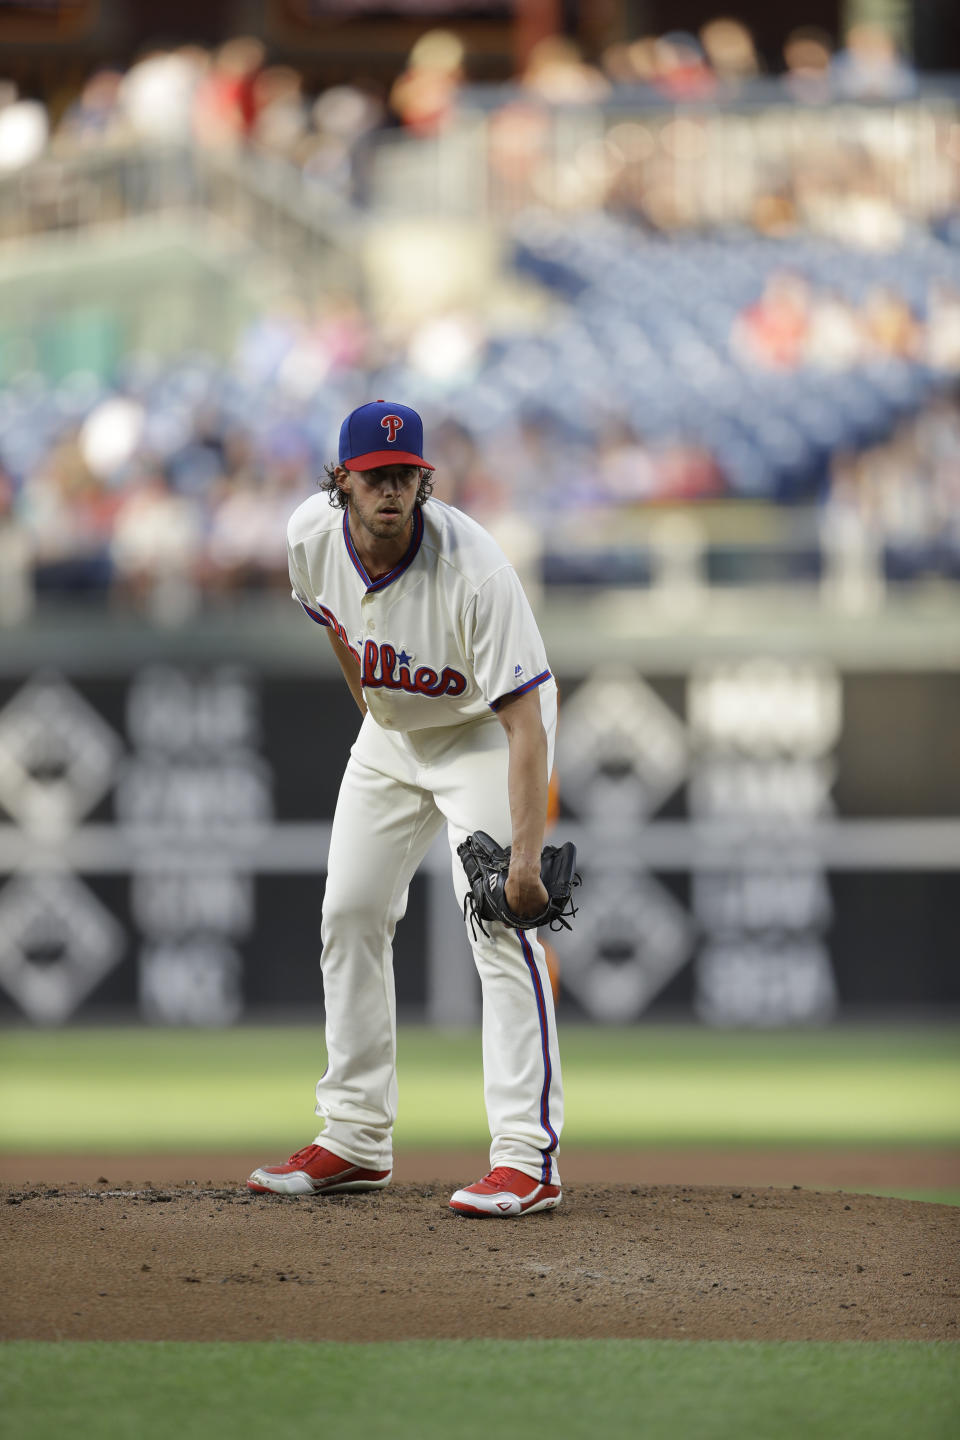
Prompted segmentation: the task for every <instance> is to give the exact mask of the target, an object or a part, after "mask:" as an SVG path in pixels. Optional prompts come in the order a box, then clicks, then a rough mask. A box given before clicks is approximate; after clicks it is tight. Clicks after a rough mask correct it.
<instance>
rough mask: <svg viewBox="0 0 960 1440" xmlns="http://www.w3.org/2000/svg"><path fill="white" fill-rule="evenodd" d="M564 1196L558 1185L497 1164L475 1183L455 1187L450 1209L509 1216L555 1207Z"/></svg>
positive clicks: (473, 1213) (507, 1218)
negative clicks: (542, 1182)
mask: <svg viewBox="0 0 960 1440" xmlns="http://www.w3.org/2000/svg"><path fill="white" fill-rule="evenodd" d="M562 1199H563V1192H562V1190H561V1189H560V1186H559V1185H541V1184H540V1181H539V1180H534V1179H532V1178H531V1177H530V1176H529V1175H524V1173H523V1171H522V1170H512V1169H510V1167H509V1166H507V1165H498V1166H497V1167H496V1169H495V1170H491V1171H490V1174H489V1175H485V1176H484V1177H483V1179H482V1180H478V1181H477V1183H476V1185H468V1186H467V1187H466V1189H465V1190H457V1191H455V1192H454V1194H453V1195H451V1196H450V1209H451V1210H456V1212H457V1214H458V1215H478V1216H486V1215H498V1216H500V1217H501V1219H504V1220H509V1219H511V1218H512V1217H513V1216H515V1215H530V1214H532V1213H533V1211H534V1210H556V1208H557V1206H558V1205H559V1204H560V1201H561V1200H562Z"/></svg>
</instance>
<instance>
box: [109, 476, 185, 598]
mask: <svg viewBox="0 0 960 1440" xmlns="http://www.w3.org/2000/svg"><path fill="white" fill-rule="evenodd" d="M202 540H203V535H202V528H201V517H200V513H199V511H198V509H197V507H196V506H195V505H194V504H193V503H192V502H191V501H190V500H188V499H186V498H185V497H183V496H180V495H176V494H174V492H173V491H172V490H171V488H170V485H169V483H168V481H167V478H166V476H165V475H164V474H163V472H162V470H160V469H159V468H158V467H145V468H144V470H143V473H142V474H141V476H140V477H139V479H138V480H137V481H136V483H135V484H134V485H133V486H132V488H131V489H130V490H129V491H128V493H127V494H126V496H125V498H124V500H123V502H122V503H121V505H120V508H119V510H118V512H117V517H116V525H115V527H114V531H113V538H112V542H111V546H110V553H111V558H112V560H113V564H114V567H115V570H116V574H117V578H118V581H119V582H120V585H121V588H122V589H124V590H125V591H126V592H127V594H128V595H129V596H130V597H131V598H132V599H133V600H134V601H135V602H137V603H139V604H140V605H142V606H144V607H145V608H146V609H149V610H150V611H151V612H152V613H153V614H154V615H155V616H156V617H157V618H158V619H180V618H183V615H184V612H187V613H188V612H189V610H190V609H192V608H193V606H194V605H195V584H194V582H195V578H196V574H197V569H198V565H199V562H200V557H201V547H202Z"/></svg>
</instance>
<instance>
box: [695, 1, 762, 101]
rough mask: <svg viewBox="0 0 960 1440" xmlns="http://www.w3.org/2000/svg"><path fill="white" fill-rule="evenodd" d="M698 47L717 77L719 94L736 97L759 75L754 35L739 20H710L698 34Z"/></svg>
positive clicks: (726, 18) (725, 18) (727, 18)
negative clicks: (701, 48) (700, 47)
mask: <svg viewBox="0 0 960 1440" xmlns="http://www.w3.org/2000/svg"><path fill="white" fill-rule="evenodd" d="M700 44H701V45H702V46H703V51H704V54H705V55H706V58H707V61H708V62H709V64H710V67H711V69H712V70H713V73H714V75H715V76H716V77H717V88H718V93H719V94H721V95H723V96H727V97H729V96H734V95H739V94H740V93H741V91H742V90H743V88H744V86H746V85H749V83H750V81H751V80H755V79H756V78H757V76H758V74H759V73H760V64H759V61H758V59H757V52H756V49H755V47H754V43H753V36H752V35H751V34H750V31H749V30H748V29H747V27H746V25H743V24H741V22H740V21H739V20H733V19H731V18H729V17H726V16H724V17H722V18H719V19H717V20H710V21H708V23H707V24H706V25H704V26H703V28H702V29H701V31H700Z"/></svg>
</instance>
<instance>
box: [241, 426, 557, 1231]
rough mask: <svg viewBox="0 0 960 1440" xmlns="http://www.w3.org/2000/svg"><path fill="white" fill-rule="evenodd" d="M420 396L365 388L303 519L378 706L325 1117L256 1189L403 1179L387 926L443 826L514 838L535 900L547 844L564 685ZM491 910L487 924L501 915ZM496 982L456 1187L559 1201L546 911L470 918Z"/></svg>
mask: <svg viewBox="0 0 960 1440" xmlns="http://www.w3.org/2000/svg"><path fill="white" fill-rule="evenodd" d="M433 468H434V467H433V466H432V465H430V464H429V463H428V461H426V460H425V459H424V458H423V425H422V422H421V419H420V416H419V415H418V414H417V412H416V411H415V410H411V409H410V408H409V407H408V406H406V405H399V404H395V403H393V402H386V401H383V400H376V401H372V402H371V403H370V404H367V405H361V406H360V407H359V409H357V410H354V411H353V412H352V413H351V414H350V415H348V416H347V418H346V420H345V421H344V422H343V425H342V427H341V430H340V447H339V463H338V464H337V465H335V466H334V465H328V466H327V467H326V471H327V481H326V483H325V484H323V485H322V491H321V493H320V494H317V495H314V496H311V498H310V499H308V500H306V501H305V502H304V503H303V504H302V505H301V506H300V507H299V509H298V510H297V511H296V512H295V514H294V515H293V517H292V519H291V521H290V525H289V531H288V546H289V558H290V574H291V579H292V583H293V593H294V597H295V598H296V599H297V600H299V602H300V604H301V605H302V606H303V608H304V610H305V611H306V612H307V614H308V615H309V616H310V617H311V619H313V620H315V621H316V622H317V624H319V625H322V626H324V628H325V629H326V631H327V635H328V638H329V640H330V644H331V645H332V646H333V651H334V654H335V655H336V657H337V660H338V661H339V663H340V667H341V669H342V671H343V674H344V678H345V679H346V682H347V684H348V686H349V687H350V690H351V692H352V694H353V697H354V699H355V700H356V702H357V705H358V706H359V708H360V710H361V712H362V714H363V723H362V725H361V727H360V732H359V734H358V736H357V739H356V741H355V743H354V745H353V747H352V749H351V752H350V759H349V761H348V764H347V768H346V771H345V773H344V776H343V780H342V782H341V786H340V794H339V798H338V801H337V807H336V813H335V816H334V821H333V829H332V833H331V838H330V854H329V862H328V871H327V885H326V892H325V896H324V904H323V920H322V926H321V938H322V941H323V954H322V961H321V967H322V971H323V984H324V1003H325V1012H326V1042H327V1055H328V1064H327V1069H326V1071H325V1072H324V1074H323V1076H322V1078H321V1079H320V1081H319V1082H318V1084H317V1089H316V1097H317V1103H316V1113H317V1115H320V1116H322V1117H323V1121H324V1124H323V1127H322V1129H321V1133H320V1134H319V1135H318V1136H317V1138H316V1139H315V1140H314V1141H313V1142H312V1143H311V1144H310V1145H307V1146H306V1147H305V1148H304V1149H303V1150H298V1151H297V1152H296V1154H294V1155H291V1157H290V1159H289V1160H288V1161H287V1162H286V1164H283V1165H267V1166H263V1167H261V1168H260V1169H257V1170H254V1172H253V1174H252V1175H251V1176H250V1179H249V1180H248V1182H247V1184H248V1186H249V1188H250V1189H251V1190H254V1191H260V1192H262V1191H274V1192H276V1193H278V1194H283V1195H311V1194H320V1193H323V1194H332V1193H338V1192H343V1191H354V1190H378V1189H381V1188H382V1187H383V1186H385V1185H387V1184H389V1182H390V1178H391V1174H392V1165H393V1153H392V1132H393V1125H394V1120H395V1117H396V1109H397V1077H396V1002H395V993H394V984H393V968H392V967H393V958H392V941H393V933H394V930H395V928H396V925H397V921H398V920H399V919H400V918H401V916H402V915H403V914H404V911H405V910H406V905H407V891H408V887H409V885H410V881H411V879H412V877H413V875H414V872H415V871H416V869H417V866H418V865H419V863H420V861H421V860H422V859H423V857H424V855H425V854H426V852H427V850H428V848H429V847H430V844H431V842H432V841H433V839H434V837H435V836H436V834H437V833H438V831H439V830H440V829H441V827H442V826H443V825H446V828H447V836H448V839H449V843H450V849H451V856H452V864H453V881H454V889H455V891H456V896H457V900H458V902H459V903H460V904H461V906H462V905H463V900H464V896H465V894H466V890H467V881H466V877H465V875H464V872H463V869H462V867H461V865H460V863H459V861H458V858H457V845H458V844H459V843H460V842H461V841H463V840H464V839H465V837H466V836H468V835H469V834H470V833H471V832H473V831H475V830H478V829H480V830H484V831H486V832H487V833H488V834H489V835H491V836H493V837H495V838H496V840H497V841H498V842H499V843H500V844H511V846H512V850H511V861H510V870H509V876H508V879H507V885H506V898H507V900H508V902H509V904H510V906H511V908H512V910H513V912H514V913H515V914H516V915H518V916H521V917H523V916H531V917H532V916H534V915H539V914H540V913H541V912H542V910H543V906H544V903H545V901H546V899H547V894H546V891H545V889H544V886H543V884H542V882H541V879H540V853H541V848H542V846H543V833H544V825H545V819H546V811H547V777H548V775H549V774H550V770H551V768H552V763H553V742H554V733H555V729H556V713H557V691H556V684H555V682H554V679H553V677H552V675H551V673H550V668H549V666H548V664H547V657H546V654H545V652H544V647H543V641H542V639H541V637H540V634H539V631H538V629H537V625H536V622H535V620H534V618H533V614H532V612H531V610H530V606H529V604H528V602H527V599H526V596H525V595H524V593H523V590H522V588H521V586H520V582H519V580H518V579H517V576H516V574H515V572H514V570H513V569H512V567H511V566H510V564H509V563H508V562H507V560H506V558H505V556H504V555H503V553H502V551H501V550H500V549H499V548H498V546H497V545H496V544H495V543H494V541H493V540H492V539H491V537H490V536H489V535H488V534H487V533H486V531H485V530H483V529H482V528H481V527H480V526H479V525H478V524H476V522H475V521H473V520H471V519H469V518H468V517H467V516H466V515H464V514H462V513H461V512H460V511H459V510H455V509H453V508H452V507H451V506H448V505H444V504H442V503H441V502H440V501H438V500H433V499H430V498H429V497H430V492H431V488H432V486H431V478H430V477H431V473H432V471H433ZM485 929H488V930H489V934H487V933H485ZM471 945H472V949H473V955H474V960H475V962H476V965H477V969H478V971H479V974H480V981H481V989H482V995H483V1072H484V1094H485V1099H486V1107H487V1118H488V1121H489V1125H490V1134H491V1137H492V1143H491V1147H490V1165H491V1169H490V1173H489V1174H488V1175H486V1176H485V1177H484V1178H483V1179H481V1180H479V1181H477V1182H476V1183H475V1184H472V1185H467V1186H466V1187H465V1188H464V1189H461V1190H457V1191H456V1192H455V1194H454V1195H453V1196H452V1197H451V1200H450V1204H451V1206H452V1208H453V1209H454V1210H456V1211H458V1212H459V1213H460V1214H462V1215H493V1216H515V1215H529V1214H531V1213H533V1212H534V1211H539V1210H552V1209H554V1208H555V1207H556V1206H557V1205H559V1203H560V1199H561V1189H560V1176H559V1174H558V1171H557V1149H558V1145H559V1137H560V1131H561V1126H562V1121H563V1096H562V1090H561V1078H560V1057H559V1053H558V1048H557V1031H556V1023H555V1019H554V1009H553V995H552V992H551V986H550V977H549V974H548V970H547V966H546V962H545V959H544V952H543V948H542V946H541V945H540V943H539V941H538V939H537V934H536V931H535V930H523V929H515V930H514V929H510V928H509V927H508V926H507V925H505V924H492V925H490V926H488V927H485V928H484V927H479V928H474V929H473V931H472V933H471Z"/></svg>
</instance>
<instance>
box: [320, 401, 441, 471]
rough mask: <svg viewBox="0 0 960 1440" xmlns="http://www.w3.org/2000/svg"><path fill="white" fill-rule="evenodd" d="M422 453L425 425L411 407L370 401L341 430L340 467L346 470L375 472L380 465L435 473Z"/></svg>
mask: <svg viewBox="0 0 960 1440" xmlns="http://www.w3.org/2000/svg"><path fill="white" fill-rule="evenodd" d="M422 449H423V421H422V420H421V419H420V416H419V415H418V414H417V412H416V410H411V409H410V406H409V405H395V404H394V403H393V401H391V400H371V401H370V403H369V404H368V405H361V406H359V408H358V409H356V410H352V411H351V412H350V414H349V415H348V416H347V418H346V420H344V422H343V424H342V425H341V426H340V464H341V465H342V466H343V467H344V469H345V470H376V469H377V468H378V467H379V466H380V465H419V466H420V467H421V468H422V469H424V470H433V469H434V466H433V465H431V464H430V463H429V461H427V460H424V458H423V456H422V455H421V453H420V452H421V450H422Z"/></svg>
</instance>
